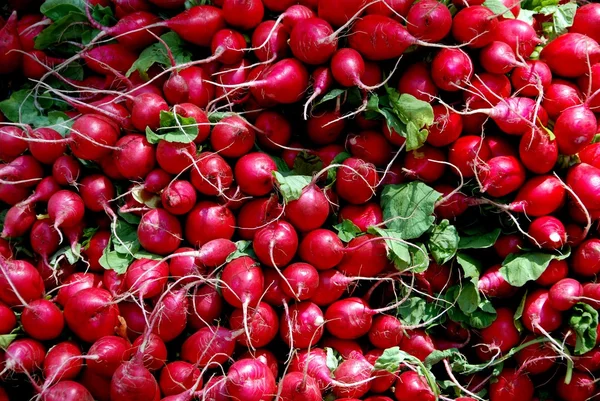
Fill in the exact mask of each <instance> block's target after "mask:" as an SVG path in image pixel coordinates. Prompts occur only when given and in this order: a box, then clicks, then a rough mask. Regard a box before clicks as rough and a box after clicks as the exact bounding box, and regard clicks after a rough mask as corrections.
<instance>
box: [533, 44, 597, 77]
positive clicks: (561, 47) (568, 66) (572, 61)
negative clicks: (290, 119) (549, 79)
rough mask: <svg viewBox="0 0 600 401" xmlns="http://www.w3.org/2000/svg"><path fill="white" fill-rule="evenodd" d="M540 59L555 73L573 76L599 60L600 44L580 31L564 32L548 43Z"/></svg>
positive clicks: (580, 73) (576, 75) (583, 71)
mask: <svg viewBox="0 0 600 401" xmlns="http://www.w3.org/2000/svg"><path fill="white" fill-rule="evenodd" d="M540 59H541V60H542V61H544V62H546V64H548V67H550V70H551V71H552V72H553V73H554V74H557V75H561V76H563V77H567V78H575V77H578V76H580V75H583V74H586V73H587V72H588V66H589V65H590V64H592V65H593V64H596V63H597V62H598V61H600V45H599V44H598V42H596V41H595V40H594V39H592V38H590V37H588V36H586V35H582V34H580V33H566V34H564V35H560V36H558V37H557V38H556V39H554V40H553V41H551V42H550V43H548V44H547V45H546V46H545V47H544V49H543V50H542V51H541V53H540Z"/></svg>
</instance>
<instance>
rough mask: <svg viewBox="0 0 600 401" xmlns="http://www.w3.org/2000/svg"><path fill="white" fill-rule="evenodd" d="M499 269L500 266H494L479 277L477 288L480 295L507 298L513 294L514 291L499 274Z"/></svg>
mask: <svg viewBox="0 0 600 401" xmlns="http://www.w3.org/2000/svg"><path fill="white" fill-rule="evenodd" d="M500 267H502V266H501V265H494V266H492V267H490V268H489V269H487V270H486V271H485V272H484V273H483V274H482V275H481V277H480V278H479V282H478V283H477V288H478V289H479V291H481V293H482V294H484V295H487V296H489V297H499V298H507V297H509V296H511V295H512V294H514V292H515V290H516V289H515V288H514V287H513V286H512V285H510V284H508V283H507V282H506V280H504V277H502V275H501V274H500Z"/></svg>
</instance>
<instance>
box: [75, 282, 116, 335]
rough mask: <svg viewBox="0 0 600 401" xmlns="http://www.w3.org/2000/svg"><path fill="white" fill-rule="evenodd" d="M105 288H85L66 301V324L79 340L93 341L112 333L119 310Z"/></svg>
mask: <svg viewBox="0 0 600 401" xmlns="http://www.w3.org/2000/svg"><path fill="white" fill-rule="evenodd" d="M112 300H113V299H112V296H111V295H110V293H109V292H108V291H106V290H102V289H99V288H86V289H84V290H81V291H79V292H77V293H75V294H74V295H73V296H72V297H71V298H70V299H69V300H68V302H67V304H66V305H65V309H64V317H65V321H66V322H67V326H68V327H69V329H71V331H72V332H73V333H74V334H75V335H76V336H77V337H79V338H80V339H81V340H83V341H85V342H89V343H93V342H95V341H96V340H98V339H99V338H101V337H103V336H109V335H112V334H113V333H114V330H115V326H117V322H118V319H117V318H118V315H119V310H118V308H117V306H116V305H115V304H113V303H112Z"/></svg>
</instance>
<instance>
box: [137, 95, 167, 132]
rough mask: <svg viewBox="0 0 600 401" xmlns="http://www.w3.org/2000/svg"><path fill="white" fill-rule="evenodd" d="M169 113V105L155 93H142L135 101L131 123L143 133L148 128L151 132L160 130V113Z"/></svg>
mask: <svg viewBox="0 0 600 401" xmlns="http://www.w3.org/2000/svg"><path fill="white" fill-rule="evenodd" d="M161 111H169V105H167V102H165V100H164V99H163V98H162V97H161V96H160V95H157V94H155V93H142V94H140V95H138V96H136V97H135V98H134V100H133V106H132V108H131V122H132V124H133V126H134V127H135V128H136V129H137V130H138V131H141V132H143V131H144V130H145V129H146V127H148V128H150V129H151V130H157V129H158V128H160V112H161Z"/></svg>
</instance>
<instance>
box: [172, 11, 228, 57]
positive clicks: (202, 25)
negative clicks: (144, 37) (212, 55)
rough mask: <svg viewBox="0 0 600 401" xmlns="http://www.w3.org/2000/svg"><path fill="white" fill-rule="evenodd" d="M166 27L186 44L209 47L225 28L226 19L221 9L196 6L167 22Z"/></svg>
mask: <svg viewBox="0 0 600 401" xmlns="http://www.w3.org/2000/svg"><path fill="white" fill-rule="evenodd" d="M164 25H165V26H167V27H168V28H169V29H172V30H173V31H175V32H176V33H177V34H178V35H179V36H181V38H182V39H183V40H185V41H186V42H190V43H193V44H195V45H197V46H203V47H208V46H210V42H211V40H212V38H213V37H214V35H215V33H216V32H218V31H219V30H220V29H223V28H225V19H224V18H223V12H222V11H221V9H219V8H216V7H212V6H194V7H191V8H190V9H188V10H186V11H184V12H182V13H180V14H178V15H176V16H175V17H173V18H171V19H170V20H168V21H165V22H164Z"/></svg>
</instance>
